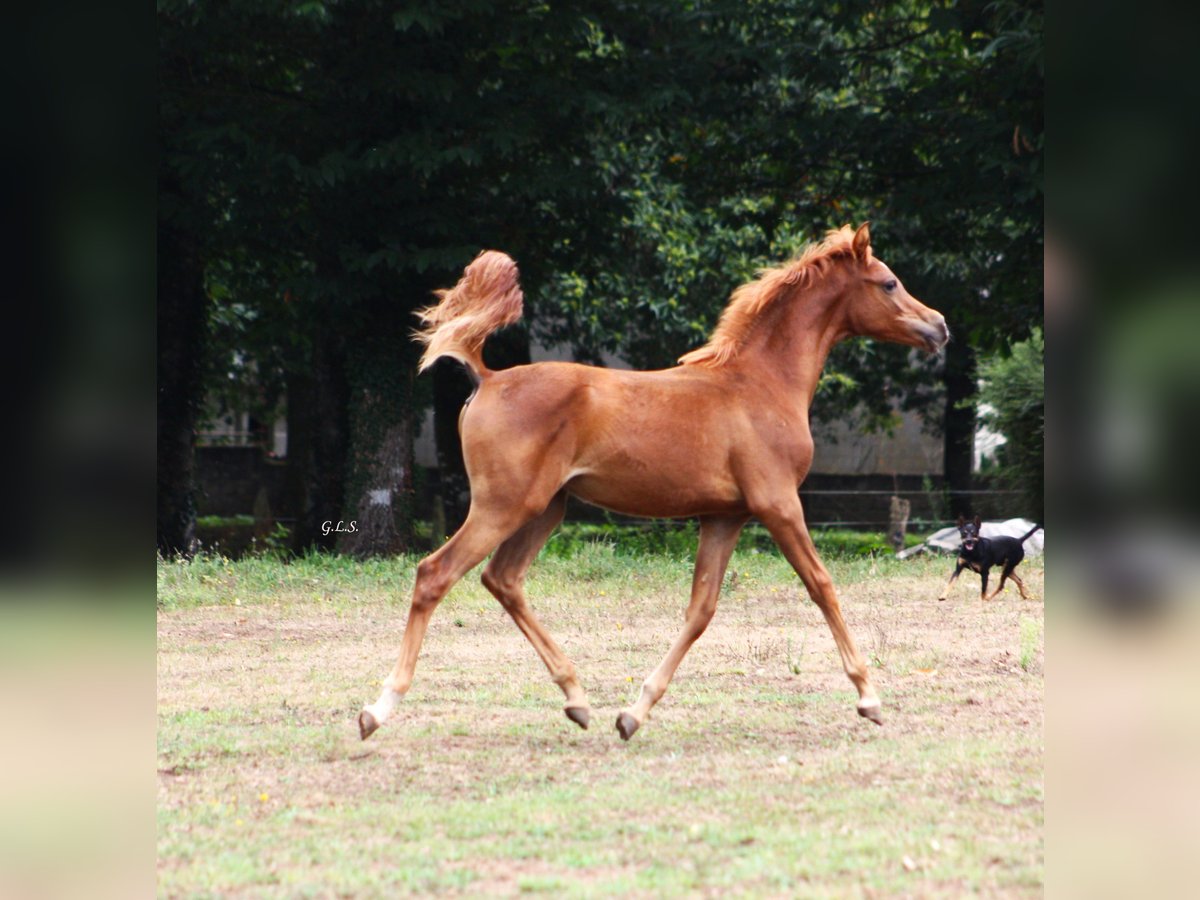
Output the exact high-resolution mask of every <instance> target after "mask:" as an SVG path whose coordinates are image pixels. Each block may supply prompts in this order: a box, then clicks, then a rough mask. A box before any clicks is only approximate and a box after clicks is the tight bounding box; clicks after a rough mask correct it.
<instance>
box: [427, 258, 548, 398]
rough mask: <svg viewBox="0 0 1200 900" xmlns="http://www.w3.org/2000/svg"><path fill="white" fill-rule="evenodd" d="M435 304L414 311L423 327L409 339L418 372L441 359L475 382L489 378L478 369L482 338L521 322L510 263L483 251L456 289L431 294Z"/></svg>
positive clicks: (518, 292)
mask: <svg viewBox="0 0 1200 900" xmlns="http://www.w3.org/2000/svg"><path fill="white" fill-rule="evenodd" d="M434 296H436V297H437V298H438V302H437V303H436V304H435V305H433V306H430V307H427V308H425V309H422V310H418V311H417V316H418V318H420V320H421V322H422V323H424V327H423V328H420V329H418V330H417V332H416V333H415V335H414V336H415V337H416V339H417V340H418V341H420V342H421V343H422V344H424V345H425V352H424V353H423V354H422V355H421V364H420V367H419V368H418V371H420V372H424V371H425V370H426V369H428V368H429V367H430V366H432V365H433V364H434V363H435V362H437V360H439V359H441V358H442V357H443V356H449V357H452V358H454V359H457V360H458V361H459V362H461V363H462V364H463V365H464V366H466V367H467V368H468V369H469V370H470V371H471V375H472V377H473V378H474V379H475V380H476V381H477V382H478V381H480V380H482V379H483V378H486V377H487V376H488V375H490V374H492V372H491V369H489V368H488V367H487V366H485V365H484V364H483V343H484V341H486V340H487V338H488V336H489V335H490V334H491V333H492V332H494V331H497V330H499V329H501V328H503V327H504V326H505V325H511V324H512V323H513V322H515V321H517V319H519V318H521V311H522V308H523V306H524V299H525V298H524V294H523V293H522V292H521V283H520V281H519V278H518V272H517V264H516V263H515V262H513V260H512V257H510V256H508V255H507V254H504V253H501V252H499V251H498V250H485V251H483V252H482V253H480V254H479V255H478V256H477V257H475V260H474V262H472V263H471V264H470V265H469V266H467V268H466V269H465V270H464V271H463V275H462V278H460V279H459V280H458V284H456V285H455V286H454V287H452V288H450V289H448V290H441V291H435V292H434Z"/></svg>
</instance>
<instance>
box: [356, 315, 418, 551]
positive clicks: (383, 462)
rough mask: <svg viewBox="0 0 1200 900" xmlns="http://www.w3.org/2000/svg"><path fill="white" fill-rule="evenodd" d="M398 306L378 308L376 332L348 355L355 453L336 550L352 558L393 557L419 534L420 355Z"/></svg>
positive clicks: (373, 319) (371, 321)
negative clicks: (415, 477) (415, 476)
mask: <svg viewBox="0 0 1200 900" xmlns="http://www.w3.org/2000/svg"><path fill="white" fill-rule="evenodd" d="M405 312H406V309H404V308H403V307H402V306H401V305H400V304H396V303H395V302H392V301H387V302H380V303H376V304H373V305H372V309H371V310H369V312H368V314H367V315H366V316H365V317H364V319H365V322H367V323H368V325H367V328H369V329H370V330H369V331H367V332H366V333H360V334H358V335H357V336H356V338H355V339H354V340H353V341H352V342H351V345H350V348H349V351H348V359H347V363H348V372H349V381H350V452H349V454H348V458H347V463H348V466H347V472H346V494H345V496H346V503H345V512H344V514H343V516H342V528H343V529H344V530H343V531H342V533H341V534H339V536H338V550H339V551H341V552H343V553H348V554H350V555H352V556H356V557H359V558H365V557H369V556H391V555H394V554H396V553H400V552H403V551H405V550H407V549H408V548H409V547H410V546H411V544H412V536H413V527H412V526H413V482H412V468H413V433H414V431H415V429H416V420H415V416H414V408H415V403H414V398H413V383H414V374H415V372H416V364H417V350H416V346H415V345H414V344H413V342H412V341H411V339H410V338H409V335H408V330H409V323H408V322H407V321H403V318H404V313H405Z"/></svg>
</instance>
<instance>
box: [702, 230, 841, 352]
mask: <svg viewBox="0 0 1200 900" xmlns="http://www.w3.org/2000/svg"><path fill="white" fill-rule="evenodd" d="M853 256H854V229H853V228H851V227H850V226H849V225H845V226H843V227H841V228H836V229H834V230H832V231H830V232H828V233H827V234H826V235H825V239H824V240H823V241H818V242H814V243H811V244H809V245H808V246H807V247H805V248H804V250H803V251H802V252H801V253H800V255H799V256H797V257H795V258H793V259H792V260H790V261H789V262H786V263H784V264H783V265H781V266H776V267H774V268H771V269H763V270H762V271H761V272H760V273H759V277H758V279H757V280H756V281H752V282H750V283H749V284H743V285H742V286H741V287H739V288H737V289H736V290H735V291H734V292H733V295H732V296H731V297H730V298H729V303H728V304H727V305H726V307H725V311H724V312H722V313H721V319H720V321H718V322H717V327H716V329H715V330H714V331H713V333H712V337H711V338H709V340H708V343H707V344H705V345H704V346H703V347H700V348H698V349H696V350H693V351H691V352H690V353H685V354H684V355H683V356H681V357H679V362H680V364H681V365H685V366H709V367H712V368H716V367H717V366H722V365H724V364H725V363H727V362H729V360H731V359H732V358H733V357H734V355H735V354H736V353H737V351H738V348H739V347H741V346H742V344H743V343H744V342H745V340H746V337H747V336H748V335H749V333H750V329H751V328H753V327H754V323H755V322H756V321H757V320H758V317H759V316H760V315H761V314H762V312H763V311H764V310H765V309H766V308H767V307H768V306H770V305H771V304H772V303H773V302H774V301H775V300H776V299H778V298H779V297H780V296H781V295H783V294H784V293H785V289H786V288H789V287H793V286H796V285H801V286H808V285H811V284H812V283H813V282H814V281H816V280H817V279H818V278H820V277H821V276H822V275H824V274H825V273H826V272H828V271H829V268H830V267H831V266H832V265H833V264H834V263H835V262H837V261H838V260H842V259H848V258H851V257H853Z"/></svg>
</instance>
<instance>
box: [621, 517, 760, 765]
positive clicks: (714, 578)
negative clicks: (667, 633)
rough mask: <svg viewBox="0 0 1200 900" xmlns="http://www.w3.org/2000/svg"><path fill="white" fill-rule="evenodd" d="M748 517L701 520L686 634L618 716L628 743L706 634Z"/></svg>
mask: <svg viewBox="0 0 1200 900" xmlns="http://www.w3.org/2000/svg"><path fill="white" fill-rule="evenodd" d="M745 524H746V517H744V516H741V517H734V518H704V519H701V520H700V546H699V548H698V549H697V551H696V571H695V573H694V574H693V575H692V599H691V602H690V603H688V608H687V613H686V614H685V616H684V624H683V631H681V632H680V633H679V637H677V638H676V639H675V643H673V644H672V645H671V649H670V650H668V651H667V655H666V656H664V657H663V660H662V662H660V663H659V664H658V668H656V669H655V670H654V671H653V672H651V673H650V675H649V677H647V678H646V680H645V681H644V682H643V683H642V692H641V695H640V696H639V697H638V700H637V703H635V704H634V705H633V706H631V707H630V708H629V709H627V710H625V711H624V712H622V713H621V714H620V715H619V716H617V731H618V732H619V733H620V735H621V738H622V739H623V740H626V741H627V740H629V739H630V738H631V737H633V733H634V732H635V731H637V730H638V728H639V727H641V725H642V723H643V722H645V721H646V717H647V716H648V715H649V714H650V708H651V707H652V706H654V704H655V703H657V702H658V701H659V700H660V699H662V695H663V694H665V693H666V692H667V685H668V684H670V683H671V678H672V677H673V676H674V674H675V670H676V669H677V668H679V664H680V662H682V661H683V657H684V656H685V655H686V654H687V652H688V650H689V649H690V648H691V646H692V644H694V643H695V642H696V639H697V638H698V637H700V635H702V634H703V633H704V629H705V628H707V627H708V623H709V622H711V621H712V617H713V613H714V612H716V609H717V598H718V597H719V596H720V594H721V582H722V580H724V578H725V567H726V566H727V565H729V557H730V556H731V555H732V554H733V548H734V547H736V546H737V539H738V535H739V534H740V533H741V531H742V526H743V525H745Z"/></svg>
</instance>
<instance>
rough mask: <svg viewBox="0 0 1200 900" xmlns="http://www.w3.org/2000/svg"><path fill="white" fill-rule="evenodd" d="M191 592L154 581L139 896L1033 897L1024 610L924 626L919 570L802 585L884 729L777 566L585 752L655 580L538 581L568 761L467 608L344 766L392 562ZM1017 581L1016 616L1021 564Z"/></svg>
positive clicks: (574, 577)
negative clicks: (832, 584)
mask: <svg viewBox="0 0 1200 900" xmlns="http://www.w3.org/2000/svg"><path fill="white" fill-rule="evenodd" d="M205 565H208V566H210V569H204V568H203V567H201V568H200V569H197V570H186V571H185V570H182V569H177V568H173V567H172V564H163V563H160V565H159V598H160V603H161V604H162V605H163V607H164V608H162V609H160V612H159V626H158V635H159V637H158V697H159V729H158V767H159V776H158V781H159V787H158V886H159V892H160V893H161V894H164V895H171V896H175V895H197V894H201V895H203V894H226V893H234V892H237V893H246V894H250V895H288V896H291V895H295V894H313V895H319V896H327V895H335V894H346V895H351V894H352V895H367V896H370V895H393V894H396V893H403V892H428V891H433V892H439V893H445V894H450V895H454V894H464V895H478V894H501V895H503V894H517V893H527V892H545V893H548V894H552V895H555V896H557V895H596V894H600V895H611V894H621V895H632V896H670V895H685V894H686V895H696V894H699V895H714V896H715V895H722V896H723V895H726V894H747V895H795V894H803V895H805V896H831V897H833V896H836V897H844V896H870V895H876V894H885V895H893V894H913V895H955V896H957V895H961V894H963V893H985V894H1006V895H1007V894H1012V895H1037V894H1040V893H1041V887H1042V873H1043V836H1042V821H1043V814H1042V802H1043V778H1042V770H1043V763H1042V756H1043V738H1042V727H1043V726H1042V715H1043V711H1042V710H1043V706H1042V689H1043V677H1042V663H1041V660H1042V656H1043V650H1042V637H1041V636H1042V622H1043V604H1042V602H1041V601H1040V600H1039V601H1037V602H1025V601H1022V600H1020V599H1019V597H1018V596H1017V595H1016V592H1015V591H1007V592H1006V593H1005V594H1003V595H1001V597H1000V598H999V599H997V600H995V601H992V602H990V603H986V604H983V603H980V602H979V600H978V598H977V595H976V594H975V592H974V591H973V590H968V589H967V588H965V587H964V588H962V590H956V591H955V592H954V593H953V595H952V597H951V599H950V600H948V601H946V602H945V603H938V602H937V600H936V597H937V595H938V593H939V591H940V588H941V585H942V584H943V583H944V580H945V578H946V577H947V575H948V572H949V566H950V564H949V563H948V562H947V561H946V560H938V559H920V558H919V559H916V560H910V561H908V562H906V563H897V562H895V561H880V562H872V561H854V562H842V563H835V564H833V565H832V566H831V570H832V571H833V574H834V577H835V581H836V582H837V583H838V585H839V589H840V592H841V596H842V603H843V610H844V613H845V616H846V619H847V621H848V624H849V626H850V629H851V631H852V633H853V634H854V635H855V637H856V639H857V640H858V642H859V646H860V649H862V651H863V652H864V653H865V654H866V655H867V656H868V657H869V658H871V659H872V665H873V667H874V670H873V677H874V678H875V680H876V684H877V686H878V688H879V690H880V693H881V695H882V697H883V701H884V714H885V719H886V724H885V726H884V727H883V728H882V729H880V728H876V727H875V726H873V725H871V724H869V723H867V722H865V721H864V720H861V719H859V717H858V716H857V715H856V714H855V710H854V699H855V698H854V692H853V688H852V687H851V685H850V683H849V681H848V680H847V679H846V677H845V675H844V674H843V673H842V671H841V667H840V664H839V661H838V656H837V653H836V650H835V648H834V644H833V640H832V638H831V637H830V635H829V631H828V629H827V628H826V626H825V623H824V620H823V619H822V617H821V615H820V613H819V612H818V611H817V610H816V608H815V607H814V606H813V605H812V604H811V603H809V602H808V601H807V600H806V599H803V597H802V588H801V587H800V586H799V583H798V580H797V579H796V578H795V576H794V575H790V574H789V572H788V570H787V567H786V564H784V563H783V562H782V561H781V560H779V559H778V558H776V557H774V556H772V555H770V554H752V553H739V554H738V555H737V556H736V557H735V559H734V563H733V565H732V566H731V575H730V578H729V579H727V582H726V589H725V591H724V593H723V597H722V601H721V606H720V608H719V609H718V612H717V616H716V618H715V620H714V622H713V624H712V626H710V628H709V630H708V632H707V633H706V634H705V635H704V636H703V637H702V638H701V640H700V641H699V642H698V643H697V644H696V646H695V647H694V648H693V650H692V652H691V653H690V654H689V655H688V657H687V659H686V660H685V661H684V663H683V665H682V666H681V668H680V671H679V674H678V675H677V676H676V679H675V681H674V682H673V683H672V685H671V688H670V690H669V692H668V694H667V696H666V697H665V698H664V699H663V700H662V702H661V703H660V704H659V705H658V707H657V708H656V709H655V711H654V714H653V716H652V718H651V719H650V721H649V722H647V723H646V725H645V726H644V727H643V728H642V729H641V730H640V731H639V732H638V733H637V735H636V736H635V737H634V738H633V740H632V741H631V742H630V743H628V744H624V743H622V742H621V741H620V740H619V738H618V737H617V735H616V732H615V730H614V729H613V727H612V723H613V720H614V719H615V716H616V713H617V712H618V711H619V710H620V709H621V708H622V707H623V706H625V705H626V704H628V703H629V702H631V701H632V700H633V698H634V697H635V696H636V693H637V689H638V687H639V686H640V683H641V680H642V679H643V678H644V677H645V675H646V674H647V673H648V672H649V671H650V670H651V669H652V668H653V667H654V666H655V665H656V664H657V662H658V660H659V659H660V658H661V656H662V654H663V653H664V652H665V651H666V648H667V646H668V645H669V644H670V642H671V640H672V639H673V637H674V636H675V634H676V633H677V631H678V629H679V627H680V624H681V622H682V613H683V609H684V607H685V605H686V599H687V598H686V592H687V588H688V584H689V575H688V566H687V565H686V564H685V563H684V562H682V561H680V560H663V559H655V558H647V559H645V560H630V559H620V558H616V557H614V556H613V555H612V553H611V551H606V550H605V549H604V548H598V549H596V550H587V551H583V553H582V558H572V559H565V560H546V561H545V563H544V564H541V563H539V564H538V565H536V566H535V570H534V573H533V574H532V576H531V583H530V587H529V594H530V597H531V600H532V602H533V604H534V606H535V608H536V609H537V611H538V614H539V616H540V618H541V619H542V620H543V622H544V623H545V624H546V626H547V627H548V628H549V630H550V631H551V633H553V634H554V635H555V637H556V638H557V639H558V640H559V642H560V643H561V644H562V645H563V647H564V649H565V650H566V652H567V653H568V654H569V655H570V656H571V657H572V658H573V659H574V660H575V662H576V665H577V666H578V668H579V671H580V674H581V678H582V679H583V682H584V686H585V688H586V689H587V690H588V692H589V694H590V698H591V701H592V705H593V713H594V714H593V719H592V728H591V730H589V731H587V732H583V731H580V730H578V729H577V728H576V727H575V726H574V725H572V724H571V723H569V722H568V721H567V720H566V718H565V717H563V715H562V714H561V712H560V706H561V695H560V694H559V692H558V689H557V688H556V687H554V685H553V684H551V683H550V681H549V679H548V677H547V675H546V673H545V670H544V669H543V667H542V665H541V663H540V662H539V661H538V659H537V657H536V655H535V654H534V652H533V650H532V648H531V647H529V645H528V644H527V643H526V642H525V640H524V639H523V638H522V637H521V635H520V633H519V632H518V631H517V630H516V628H515V626H514V625H513V624H512V623H511V621H509V620H508V618H507V617H506V616H505V615H504V613H503V612H502V611H501V610H500V608H499V606H498V605H496V604H495V602H494V601H493V600H491V598H490V596H488V595H487V594H486V592H485V591H483V589H482V588H481V587H479V586H478V580H477V578H475V577H469V578H468V579H467V580H465V581H464V582H463V584H462V585H461V586H460V587H458V588H456V589H455V591H454V592H453V593H452V594H451V597H450V598H448V600H447V601H446V602H445V603H444V604H443V607H442V608H441V609H439V610H438V612H437V614H436V615H435V616H434V619H433V624H432V626H431V628H430V632H429V636H428V639H427V640H426V643H425V647H424V650H423V653H422V656H421V660H420V663H419V665H418V668H417V680H416V682H415V684H414V687H413V689H412V691H411V692H410V693H409V695H408V696H407V697H406V698H405V701H404V705H403V707H402V708H401V710H400V711H399V713H398V714H397V717H396V718H394V719H393V720H392V721H390V722H389V723H388V724H387V725H386V726H385V727H384V728H383V729H382V730H381V731H380V732H379V733H378V734H377V735H376V736H375V737H373V738H372V739H371V740H370V741H369V742H367V743H366V744H363V743H360V742H359V741H358V740H357V736H356V733H355V726H354V716H355V715H356V713H357V710H358V707H359V706H360V704H361V703H362V702H363V701H364V700H368V699H373V698H374V696H375V694H376V693H377V691H378V686H379V683H380V679H381V678H382V677H383V675H385V674H386V672H387V671H388V670H389V669H390V667H391V664H392V663H393V661H394V655H395V653H396V651H397V649H398V646H399V638H400V633H401V630H402V626H403V620H404V615H405V609H406V598H405V596H404V595H405V594H406V592H407V589H408V586H409V584H410V579H411V570H412V565H413V562H412V561H411V560H397V561H394V562H392V563H388V564H372V565H371V566H367V567H355V566H353V565H351V564H346V563H327V564H323V563H319V562H317V561H310V562H309V563H308V564H307V566H308V568H304V567H300V568H296V569H293V568H291V567H285V566H282V565H279V564H277V563H266V562H263V561H257V562H253V563H251V562H247V563H245V564H242V563H232V564H228V565H219V564H216V563H213V562H212V561H209V562H208V563H206V564H205ZM272 566H274V567H275V568H274V569H272V568H271V567H272ZM323 566H324V567H323ZM1022 573H1023V576H1024V577H1025V579H1026V583H1027V584H1028V585H1029V587H1030V588H1031V589H1032V593H1033V595H1034V596H1036V597H1039V598H1040V597H1042V591H1043V571H1042V568H1041V564H1040V561H1030V562H1027V563H1025V565H1024V566H1023V568H1022ZM201 578H209V579H211V580H209V581H207V582H202V581H201ZM964 580H965V579H964ZM234 597H236V598H237V600H238V603H237V605H234V603H233V598H234ZM164 598H165V602H164Z"/></svg>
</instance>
